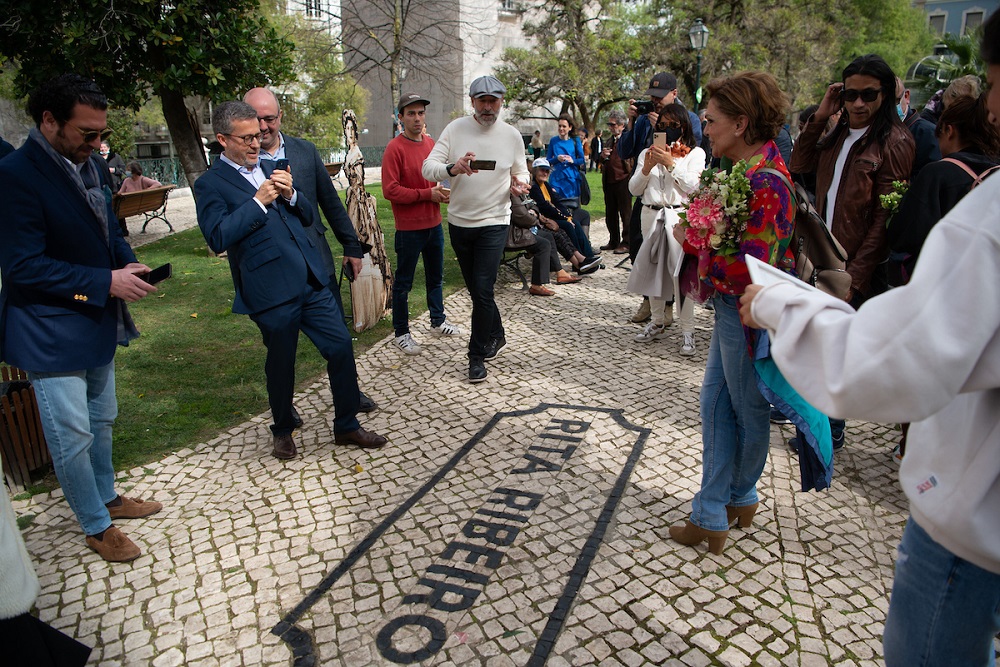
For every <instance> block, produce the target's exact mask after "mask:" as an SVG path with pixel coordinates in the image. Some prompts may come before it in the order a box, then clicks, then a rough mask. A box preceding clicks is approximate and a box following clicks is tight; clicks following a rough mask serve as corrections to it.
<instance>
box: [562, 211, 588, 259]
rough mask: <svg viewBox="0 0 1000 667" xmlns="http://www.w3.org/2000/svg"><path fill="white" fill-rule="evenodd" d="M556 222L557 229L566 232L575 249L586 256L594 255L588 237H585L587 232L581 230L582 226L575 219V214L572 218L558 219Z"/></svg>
mask: <svg viewBox="0 0 1000 667" xmlns="http://www.w3.org/2000/svg"><path fill="white" fill-rule="evenodd" d="M556 222H557V223H559V229H561V230H563V231H564V232H566V234H567V236H569V238H570V240H571V241H572V242H573V245H575V246H576V249H577V250H579V251H580V252H581V253H583V254H584V256H586V257H593V256H594V248H593V246H591V245H590V239H588V238H587V233H586V232H585V231H584V230H583V226H582V225H581V224H580V223H579V221H578V220H577V219H576V216H574V219H573V220H566V219H560V220H557V221H556Z"/></svg>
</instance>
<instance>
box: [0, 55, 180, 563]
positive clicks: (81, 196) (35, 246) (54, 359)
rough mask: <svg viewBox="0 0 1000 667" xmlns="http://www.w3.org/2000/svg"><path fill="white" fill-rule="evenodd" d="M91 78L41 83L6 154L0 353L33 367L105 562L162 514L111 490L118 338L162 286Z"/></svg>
mask: <svg viewBox="0 0 1000 667" xmlns="http://www.w3.org/2000/svg"><path fill="white" fill-rule="evenodd" d="M107 108H108V101H107V98H106V97H105V96H104V94H103V93H102V92H101V90H100V89H99V88H98V87H97V86H96V85H95V84H94V82H93V81H90V80H88V79H85V78H83V77H81V76H77V75H75V74H65V75H63V76H60V77H58V78H56V79H53V80H52V81H49V82H48V83H45V84H43V85H42V86H40V87H39V88H38V89H37V90H35V91H34V92H33V93H32V94H31V96H30V97H29V99H28V113H29V114H30V115H31V117H32V118H33V119H34V121H35V127H34V128H32V130H31V132H30V133H29V135H28V140H27V141H25V142H24V145H23V146H22V147H21V148H20V149H19V150H17V151H16V152H14V153H12V154H11V155H8V156H7V157H6V158H4V160H3V161H2V162H0V178H2V179H3V183H4V184H5V187H6V188H7V191H6V197H5V200H4V209H5V210H4V214H3V215H2V216H0V238H2V239H3V241H2V243H0V270H2V272H3V278H4V280H3V288H2V290H0V350H2V353H0V354H2V358H3V360H4V361H6V362H7V363H9V364H11V365H13V366H17V367H20V368H22V369H24V370H25V371H27V372H28V378H29V380H30V381H31V384H32V387H33V388H34V391H35V395H36V397H37V399H38V409H39V413H40V415H41V419H42V430H43V431H44V433H45V440H46V442H47V444H48V448H49V452H50V454H51V455H52V462H53V465H54V467H55V470H56V476H57V477H58V478H59V483H60V484H61V485H62V490H63V494H64V495H65V496H66V501H67V502H68V503H69V506H70V507H71V508H72V509H73V512H74V513H75V514H76V518H77V520H78V521H79V522H80V526H81V527H82V528H83V532H84V534H85V535H86V544H87V546H88V547H90V548H91V549H93V550H94V551H96V552H97V553H98V554H100V555H101V557H102V558H104V559H105V560H108V561H119V562H120V561H129V560H133V559H135V558H138V557H139V554H140V551H139V547H137V546H136V545H135V544H134V543H133V542H132V541H131V540H130V539H129V538H128V537H126V536H125V534H124V533H122V532H121V531H120V530H119V529H118V528H117V527H115V526H114V525H113V524H112V520H115V519H135V518H141V517H144V516H148V515H150V514H153V513H155V512H158V511H159V510H160V509H161V508H162V507H163V506H162V505H161V504H160V503H157V502H152V501H143V500H141V499H137V498H125V497H122V496H119V495H118V493H117V492H115V488H114V481H115V470H114V467H112V464H111V427H112V424H113V423H114V420H115V417H116V416H117V415H118V403H117V401H116V399H115V365H114V356H115V348H116V345H118V344H119V343H120V344H123V345H126V344H128V341H129V340H131V339H133V338H135V337H136V336H138V335H139V332H138V331H137V330H136V328H135V325H134V324H133V323H132V319H131V318H130V317H129V314H128V309H127V308H126V306H125V302H127V301H128V302H131V301H137V300H139V299H141V298H143V297H144V296H146V295H147V294H149V293H150V292H155V291H156V288H155V287H153V286H152V285H149V284H147V283H146V282H145V281H143V280H142V278H141V276H142V274H144V273H148V272H149V267H147V266H146V265H144V264H140V263H139V262H137V261H136V259H135V255H134V254H133V253H132V249H131V248H130V247H129V245H128V243H126V242H125V239H123V238H122V236H121V230H120V229H119V227H118V221H117V219H116V218H115V215H114V211H113V209H112V207H111V189H110V184H111V175H110V174H109V173H108V168H107V164H106V163H105V162H104V161H103V160H101V159H100V158H99V157H96V156H95V155H94V151H95V150H96V149H97V148H98V147H99V146H100V144H101V141H102V140H104V139H106V138H107V136H108V135H109V134H111V131H110V130H109V129H108V123H107Z"/></svg>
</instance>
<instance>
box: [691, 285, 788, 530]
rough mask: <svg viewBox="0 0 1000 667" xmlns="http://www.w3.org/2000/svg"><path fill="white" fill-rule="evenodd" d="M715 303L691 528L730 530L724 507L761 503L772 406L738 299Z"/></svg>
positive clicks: (723, 298) (722, 298)
mask: <svg viewBox="0 0 1000 667" xmlns="http://www.w3.org/2000/svg"><path fill="white" fill-rule="evenodd" d="M712 302H713V305H714V307H715V310H714V313H715V328H714V329H713V330H712V342H711V343H710V344H709V348H708V361H707V363H706V365H705V380H704V382H703V383H702V387H701V431H702V434H701V439H702V448H703V453H702V475H701V490H700V491H698V493H697V494H695V497H694V501H693V502H692V503H691V523H693V524H695V525H696V526H700V527H702V528H704V529H706V530H727V529H728V528H729V522H728V520H727V519H726V505H730V506H732V507H743V506H745V505H753V504H754V503H755V502H757V480H758V479H760V475H761V473H762V472H763V471H764V463H765V462H766V461H767V449H768V445H769V441H770V422H769V421H768V417H769V414H770V405H769V404H768V402H767V401H766V400H765V399H764V397H763V396H762V395H761V393H760V390H759V389H757V377H756V375H755V373H754V370H753V362H752V361H751V359H750V354H749V353H748V352H747V343H746V337H745V336H744V335H743V325H742V324H741V323H740V315H739V310H738V308H739V302H738V298H737V297H734V296H729V295H725V294H718V295H716V296H715V297H714V298H713V299H712Z"/></svg>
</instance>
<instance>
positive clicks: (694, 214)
mask: <svg viewBox="0 0 1000 667" xmlns="http://www.w3.org/2000/svg"><path fill="white" fill-rule="evenodd" d="M749 168H750V165H749V164H748V163H747V162H746V161H744V160H740V161H739V162H737V163H736V164H734V165H733V168H732V171H730V172H728V173H727V172H725V171H719V170H716V169H706V170H705V171H704V172H702V174H701V187H700V188H699V189H698V191H697V192H695V193H694V194H693V195H692V196H691V199H690V201H689V203H688V208H687V210H686V211H684V212H683V213H681V214H680V218H681V222H680V223H679V224H680V225H681V228H682V229H683V230H684V237H685V239H686V240H687V242H688V243H689V244H690V245H691V246H692V247H694V248H695V249H696V250H699V251H708V250H714V251H716V253H718V254H722V255H733V254H736V253H737V252H738V251H739V248H740V241H741V239H742V237H743V232H745V231H746V228H747V221H748V220H749V219H750V196H751V194H752V193H751V190H750V179H748V178H747V173H746V172H747V169H749Z"/></svg>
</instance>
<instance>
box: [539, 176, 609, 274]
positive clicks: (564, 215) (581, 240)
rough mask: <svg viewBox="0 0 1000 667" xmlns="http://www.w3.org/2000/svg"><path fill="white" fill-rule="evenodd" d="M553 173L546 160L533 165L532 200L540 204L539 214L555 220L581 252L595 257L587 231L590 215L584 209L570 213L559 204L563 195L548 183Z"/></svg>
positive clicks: (576, 209)
mask: <svg viewBox="0 0 1000 667" xmlns="http://www.w3.org/2000/svg"><path fill="white" fill-rule="evenodd" d="M551 171H552V167H551V166H550V165H549V161H548V160H546V159H545V158H538V159H537V160H535V161H534V162H532V163H531V176H532V179H531V198H532V199H534V200H535V203H537V204H538V211H539V213H541V214H542V215H544V216H545V217H547V218H551V219H552V220H555V221H556V222H557V223H558V224H559V227H560V228H561V229H562V230H563V231H564V232H566V233H567V234H568V235H569V238H570V240H571V241H573V245H574V246H576V247H577V249H579V250H580V252H582V253H583V254H584V255H586V256H587V257H593V256H594V249H593V248H592V247H591V245H590V239H588V238H587V232H586V229H585V228H589V227H590V213H588V212H587V211H585V210H584V209H582V208H575V209H573V210H572V211H570V210H569V209H567V208H566V207H565V206H563V205H562V204H560V203H559V200H560V198H561V197H562V194H560V192H559V191H558V190H556V189H555V188H553V187H552V186H551V185H549V182H548V181H549V174H550V173H551Z"/></svg>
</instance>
